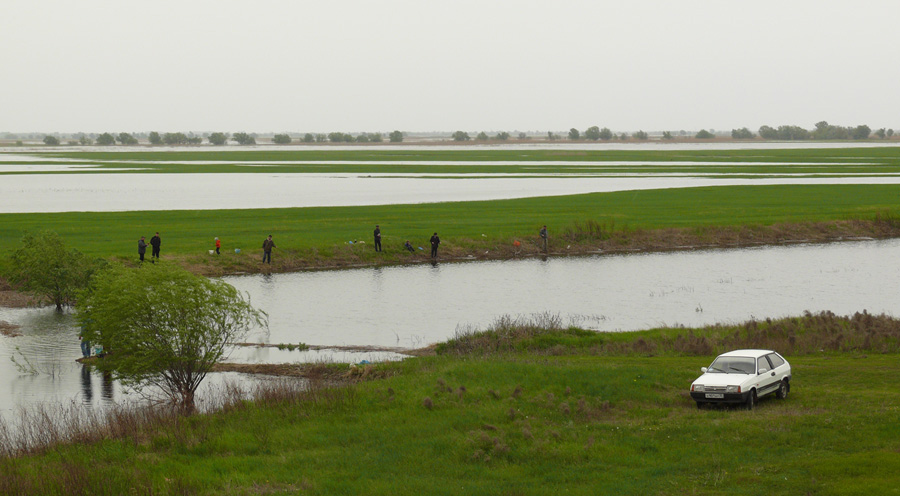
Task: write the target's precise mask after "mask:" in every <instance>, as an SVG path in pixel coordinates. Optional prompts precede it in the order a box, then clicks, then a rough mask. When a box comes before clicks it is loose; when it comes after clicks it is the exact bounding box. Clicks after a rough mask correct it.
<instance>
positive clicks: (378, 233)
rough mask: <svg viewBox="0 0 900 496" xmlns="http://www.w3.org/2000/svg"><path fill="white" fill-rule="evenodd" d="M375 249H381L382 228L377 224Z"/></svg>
mask: <svg viewBox="0 0 900 496" xmlns="http://www.w3.org/2000/svg"><path fill="white" fill-rule="evenodd" d="M374 234H375V251H381V228H380V227H378V224H375V233H374Z"/></svg>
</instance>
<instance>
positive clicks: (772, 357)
mask: <svg viewBox="0 0 900 496" xmlns="http://www.w3.org/2000/svg"><path fill="white" fill-rule="evenodd" d="M767 357H768V358H769V361H770V362H772V368H773V369H775V368H778V367H781V366H782V365H784V359H782V358H781V357H780V356H778V355H776V354H775V353H770V354H769V355H767Z"/></svg>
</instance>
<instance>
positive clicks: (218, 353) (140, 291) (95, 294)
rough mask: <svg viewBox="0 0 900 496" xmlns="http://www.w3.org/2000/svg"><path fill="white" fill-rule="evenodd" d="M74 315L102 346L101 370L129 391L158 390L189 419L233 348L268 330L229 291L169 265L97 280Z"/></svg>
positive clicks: (119, 270)
mask: <svg viewBox="0 0 900 496" xmlns="http://www.w3.org/2000/svg"><path fill="white" fill-rule="evenodd" d="M76 309H77V312H78V321H79V322H80V323H81V325H82V327H83V329H84V335H85V338H86V339H89V340H90V341H91V342H93V343H97V344H101V345H103V350H104V352H105V353H106V355H105V357H104V358H103V359H102V360H99V361H98V366H100V367H101V368H103V369H105V370H109V371H111V372H113V374H114V375H115V376H116V378H118V379H119V380H120V381H122V383H123V384H124V385H126V386H130V387H133V388H135V389H138V390H142V389H144V388H146V387H152V386H155V387H157V388H159V389H160V390H161V391H162V392H163V393H164V394H165V395H166V396H168V398H169V399H170V400H171V401H172V402H173V404H176V405H178V406H180V407H181V408H182V409H183V410H184V411H185V412H186V413H190V412H192V411H194V396H195V394H196V392H197V388H198V387H199V386H200V383H201V382H202V381H203V379H204V378H205V377H206V375H207V374H208V373H209V372H210V371H211V370H212V368H213V366H214V365H215V364H216V362H218V361H219V360H221V359H222V358H223V357H225V356H227V353H228V352H229V351H230V349H231V347H232V345H233V343H235V342H238V341H240V340H242V339H243V338H244V337H245V336H246V335H247V333H248V332H249V331H250V330H251V329H252V328H253V327H254V326H265V325H267V324H266V315H265V313H263V312H261V311H258V310H255V309H254V308H253V307H252V306H251V305H250V302H249V301H247V300H245V299H244V297H243V295H242V294H241V293H240V292H238V291H237V290H236V289H235V288H234V287H232V286H231V285H229V284H227V283H225V282H223V281H219V280H211V279H207V278H204V277H199V276H195V275H193V274H191V273H189V272H187V271H185V270H184V269H181V268H179V267H176V266H172V265H168V264H165V263H163V264H154V265H144V266H142V267H140V268H136V269H133V268H125V267H122V266H118V265H117V266H113V267H110V268H109V269H107V270H105V271H103V272H100V273H98V274H97V275H95V276H94V278H93V280H92V283H91V286H90V287H89V288H88V289H87V290H86V291H84V292H83V293H82V294H81V295H80V297H79V300H78V305H77V308H76Z"/></svg>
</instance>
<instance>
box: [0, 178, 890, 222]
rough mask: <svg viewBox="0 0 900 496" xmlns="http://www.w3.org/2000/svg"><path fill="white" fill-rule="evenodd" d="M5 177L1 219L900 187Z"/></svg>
mask: <svg viewBox="0 0 900 496" xmlns="http://www.w3.org/2000/svg"><path fill="white" fill-rule="evenodd" d="M0 178H2V179H0V213H29V212H118V211H134V210H147V209H148V208H150V209H153V210H217V209H248V208H289V207H328V206H351V205H391V204H411V203H431V202H447V201H478V200H497V199H508V198H528V197H538V196H560V195H572V194H580V193H594V192H611V191H632V190H646V189H661V188H690V187H702V186H731V185H770V184H900V177H897V176H873V177H782V178H758V179H747V178H727V177H724V178H714V179H712V178H703V177H669V176H661V175H653V176H640V177H621V176H616V175H612V176H602V177H600V176H588V177H567V176H552V177H479V178H477V179H474V178H473V179H465V178H460V179H438V178H430V177H393V176H381V177H377V176H372V175H355V174H354V175H350V174H290V173H287V174H270V173H246V174H245V173H231V174H163V173H161V174H130V173H109V174H86V173H79V174H31V175H28V174H23V175H18V174H10V175H3V176H0ZM35 198H40V199H41V201H35ZM151 198H152V202H151V203H152V205H149V206H148V203H147V201H146V200H147V199H151Z"/></svg>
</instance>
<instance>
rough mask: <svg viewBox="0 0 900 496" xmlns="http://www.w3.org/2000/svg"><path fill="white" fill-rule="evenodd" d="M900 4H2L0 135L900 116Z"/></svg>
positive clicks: (774, 0) (66, 0)
mask: <svg viewBox="0 0 900 496" xmlns="http://www.w3.org/2000/svg"><path fill="white" fill-rule="evenodd" d="M898 22H900V1H897V0H875V1H845V0H844V1H831V0H756V1H737V0H715V1H693V0H669V1H658V0H640V1H637V0H617V1H606V0H592V1H548V0H541V1H530V0H511V1H490V0H475V1H466V0H457V1H452V2H449V1H442V2H439V1H435V0H408V1H402V0H378V1H374V0H361V1H357V0H343V1H327V0H317V1H300V0H287V1H269V0H258V1H254V2H248V1H246V0H244V1H235V0H215V1H191V0H175V1H169V0H161V1H159V0H158V1H154V2H134V1H129V0H126V1H112V0H109V1H97V0H81V1H77V2H73V1H71V0H45V1H41V0H3V2H2V4H0V47H2V48H0V132H2V131H12V132H29V131H32V132H54V131H58V132H77V131H85V132H104V131H109V132H120V131H129V132H139V131H151V130H157V131H160V132H167V131H228V132H236V131H256V132H267V131H274V132H282V131H298V132H307V131H310V132H328V131H343V132H357V131H390V130H394V129H400V130H404V131H432V130H437V131H453V130H457V129H462V130H466V131H481V130H485V131H488V132H491V131H500V130H507V131H514V130H548V129H552V130H566V129H569V128H570V127H576V128H578V129H582V130H583V129H585V128H587V127H589V126H592V125H598V126H601V127H603V126H607V127H610V128H612V129H613V130H620V131H634V130H638V129H644V130H648V131H650V130H681V129H686V130H697V129H700V128H707V129H708V128H715V129H729V130H730V129H731V128H734V127H743V126H747V127H750V128H751V129H753V130H756V129H757V128H758V127H759V126H760V125H763V124H769V125H775V126H777V125H779V124H795V125H800V126H803V127H806V128H812V127H813V125H814V123H815V122H817V121H820V120H827V121H829V122H830V123H832V124H839V125H858V124H868V125H870V126H871V127H872V128H879V127H889V128H897V129H900V91H898V85H900V63H898V59H900V57H898V50H900V30H898V27H897V26H898Z"/></svg>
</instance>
